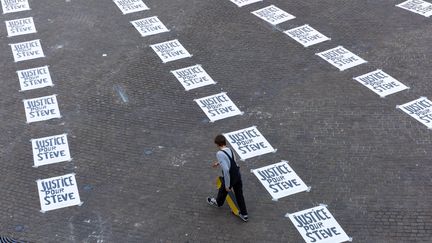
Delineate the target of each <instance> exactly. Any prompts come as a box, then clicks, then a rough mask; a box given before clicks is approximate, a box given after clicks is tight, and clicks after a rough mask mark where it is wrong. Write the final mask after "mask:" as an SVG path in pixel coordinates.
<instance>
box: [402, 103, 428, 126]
mask: <svg viewBox="0 0 432 243" xmlns="http://www.w3.org/2000/svg"><path fill="white" fill-rule="evenodd" d="M397 108H399V109H401V110H402V111H403V112H405V113H407V114H408V115H410V116H411V117H413V118H414V119H416V120H417V121H419V122H421V123H422V124H423V125H425V126H427V127H428V128H429V129H432V101H430V100H429V99H428V98H426V97H421V98H419V99H416V100H413V101H411V102H408V103H406V104H403V105H399V106H397Z"/></svg>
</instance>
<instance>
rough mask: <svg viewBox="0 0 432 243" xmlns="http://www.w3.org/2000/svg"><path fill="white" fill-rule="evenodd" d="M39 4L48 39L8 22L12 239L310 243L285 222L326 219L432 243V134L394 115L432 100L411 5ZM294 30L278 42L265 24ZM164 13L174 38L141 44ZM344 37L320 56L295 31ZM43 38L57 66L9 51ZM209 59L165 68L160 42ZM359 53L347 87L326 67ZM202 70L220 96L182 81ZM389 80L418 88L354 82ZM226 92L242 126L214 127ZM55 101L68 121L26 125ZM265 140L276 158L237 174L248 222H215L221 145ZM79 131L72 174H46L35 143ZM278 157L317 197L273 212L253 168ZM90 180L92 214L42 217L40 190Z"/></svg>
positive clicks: (382, 236)
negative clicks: (378, 75) (44, 80)
mask: <svg viewBox="0 0 432 243" xmlns="http://www.w3.org/2000/svg"><path fill="white" fill-rule="evenodd" d="M144 2H145V3H146V4H147V6H148V7H150V10H146V11H141V12H136V13H131V14H126V15H123V14H122V12H121V11H120V10H119V8H118V7H117V6H116V5H115V4H114V2H112V1H111V0H92V1H88V0H66V1H62V0H56V1H53V0H37V1H36V0H30V1H29V3H30V6H31V10H29V11H22V12H17V13H7V14H3V15H1V16H0V19H1V22H4V21H7V20H11V19H18V18H24V17H33V19H34V22H35V26H36V29H37V33H33V34H28V35H22V36H15V37H7V33H6V26H5V25H4V24H1V25H0V36H1V37H0V45H1V49H0V50H1V51H0V66H1V71H0V85H1V87H0V95H1V96H0V97H1V98H0V107H1V110H0V119H1V124H2V126H1V128H0V134H1V136H0V156H1V157H0V172H1V174H2V176H1V177H0V193H1V197H0V205H1V209H0V233H1V236H6V237H14V238H15V239H20V240H25V241H30V242H303V240H302V238H301V235H300V234H299V233H298V232H297V230H296V229H295V227H294V225H293V224H292V223H291V222H290V220H289V219H288V218H285V217H284V215H285V214H286V213H294V212H297V211H301V210H304V209H308V208H312V207H314V206H317V205H319V204H321V203H324V204H327V205H328V208H329V210H330V211H331V212H332V214H333V216H334V217H335V218H336V219H337V221H338V222H339V224H340V225H341V226H342V227H343V229H344V230H345V231H346V232H347V234H348V235H349V236H350V237H353V240H354V242H373V243H380V242H383V243H384V242H431V241H432V209H431V201H432V179H431V178H432V177H431V173H432V159H431V153H432V152H431V148H432V141H431V138H432V132H431V131H430V130H428V129H427V127H426V126H424V125H422V124H421V123H419V122H418V121H416V120H415V119H413V118H411V117H410V116H408V115H407V114H405V113H403V112H402V111H401V110H399V109H396V108H395V107H396V105H401V104H404V103H407V102H409V101H412V100H414V99H417V98H419V97H421V96H426V97H427V96H429V97H432V86H431V85H430V82H431V77H432V62H431V61H430V59H431V58H432V48H431V43H432V31H431V26H432V22H431V20H430V19H429V18H426V17H423V16H421V15H418V14H415V13H412V12H409V11H406V10H403V9H401V8H398V7H395V5H396V4H399V3H401V2H402V1H399V0H398V1H396V0H355V1H354V0H351V1H339V0H320V1H304V0H292V1H283V0H271V1H270V0H269V1H263V2H258V3H254V4H250V5H247V6H244V7H241V8H239V7H237V6H236V5H235V4H233V3H232V2H230V1H229V0H218V1H215V0H145V1H144ZM270 4H274V5H276V6H277V7H279V8H281V9H283V10H285V11H287V12H289V13H290V14H292V15H294V16H296V18H295V19H293V20H290V21H287V22H284V23H282V24H279V25H277V28H276V27H272V26H271V25H269V24H267V23H266V22H265V21H263V20H261V19H259V18H257V17H256V16H254V15H252V14H251V13H250V12H251V11H254V10H257V9H260V8H263V7H266V6H268V5H270ZM151 16H158V17H159V19H160V20H161V21H162V22H163V23H164V24H165V25H166V26H167V28H169V29H170V30H171V31H170V32H166V33H161V34H158V35H153V36H148V37H141V36H140V34H139V33H138V32H137V30H136V29H135V28H134V27H133V26H132V25H131V24H130V23H129V22H130V21H132V20H136V19H140V18H144V17H151ZM303 24H309V25H311V26H313V27H314V28H315V29H317V30H319V31H320V32H321V33H323V34H325V35H326V36H328V37H330V38H331V40H330V41H326V42H323V43H320V44H317V45H314V46H311V47H308V48H304V47H303V46H302V45H300V44H299V43H297V42H295V41H294V40H293V39H291V38H289V37H288V36H286V35H285V34H283V33H282V32H281V31H282V30H288V29H291V28H294V27H297V26H300V25H303ZM34 39H40V40H41V45H42V47H43V51H44V53H45V56H46V57H44V58H38V59H34V60H28V61H22V62H16V63H15V62H14V58H13V56H12V52H11V49H10V47H9V45H8V44H11V43H18V42H23V41H29V40H34ZM172 39H178V40H179V41H180V42H181V43H182V44H183V46H184V47H185V48H186V49H187V50H188V51H189V52H190V53H191V54H193V57H191V58H185V59H181V60H177V61H173V62H169V63H166V64H164V63H162V62H161V60H160V59H159V58H158V56H157V55H156V54H155V53H154V52H153V50H152V49H151V48H150V46H149V45H151V44H156V43H160V42H164V41H168V40H172ZM339 45H343V46H344V47H346V48H347V49H348V50H350V51H352V52H353V53H355V54H357V55H359V56H360V57H362V58H364V59H365V60H367V61H368V63H366V64H363V65H360V66H357V67H354V68H350V69H348V70H345V71H343V72H340V71H338V70H337V69H336V68H334V67H333V66H331V65H330V64H328V63H327V62H325V61H324V60H322V59H321V58H320V57H318V56H316V55H315V53H317V52H321V51H325V50H327V49H330V48H333V47H336V46H339ZM195 64H201V65H203V67H204V68H205V70H206V71H207V72H208V73H209V75H210V76H211V77H212V78H213V79H214V80H215V81H217V84H216V85H209V86H205V87H202V88H198V89H194V90H190V91H185V90H184V88H183V87H182V86H181V85H180V83H179V82H178V81H177V80H176V79H175V77H174V76H173V75H172V74H171V73H170V71H171V70H175V69H179V68H183V67H187V66H191V65H195ZM44 65H49V68H50V72H51V76H52V79H53V82H54V84H55V86H53V87H45V88H41V89H35V90H30V91H24V92H19V90H20V87H19V82H18V78H17V75H16V71H17V70H22V69H27V68H32V67H38V66H44ZM378 68H379V69H383V70H384V71H386V72H387V73H389V74H391V75H392V76H393V77H395V78H396V79H397V80H399V81H401V82H402V83H404V84H405V85H407V86H409V87H410V89H409V90H405V91H401V92H399V93H396V94H392V95H390V96H388V97H386V98H380V97H379V96H378V95H376V94H374V93H373V92H372V91H370V90H369V89H367V88H366V87H364V86H362V85H361V84H360V83H358V82H357V81H355V80H353V79H352V78H353V77H356V76H359V75H362V74H365V73H367V72H370V71H373V70H376V69H378ZM220 91H226V92H227V93H228V94H229V96H230V98H231V99H232V100H233V101H234V102H235V103H236V105H237V106H238V107H239V108H240V110H242V111H243V112H244V115H243V116H235V117H231V118H227V119H224V120H221V121H216V122H215V123H209V122H208V119H207V118H206V116H205V114H204V113H203V112H202V111H201V110H200V108H199V106H197V104H196V103H195V102H194V101H193V100H194V99H197V98H201V97H204V96H208V95H212V94H215V93H217V92H220ZM52 94H57V99H58V103H59V108H60V111H61V114H62V118H60V119H52V120H49V121H42V122H36V123H30V124H26V116H25V111H24V106H23V103H22V100H23V99H30V98H35V97H41V96H47V95H52ZM253 125H256V126H257V127H258V128H259V130H260V132H261V133H262V134H263V135H264V136H265V137H266V139H267V140H268V141H269V142H270V143H271V144H272V146H273V147H275V148H277V149H278V150H277V152H276V153H272V154H266V155H263V156H259V157H254V158H252V159H248V160H246V162H239V164H240V165H241V167H242V173H243V180H244V182H243V183H244V194H245V198H246V202H247V205H248V210H249V214H250V221H249V222H248V223H243V222H241V221H240V220H239V219H238V218H235V217H234V216H232V215H231V214H230V212H229V209H228V207H227V206H224V207H223V208H222V209H214V208H211V207H209V206H208V205H207V203H206V202H205V198H206V197H207V196H208V195H212V194H214V193H215V192H216V191H215V185H214V182H215V177H216V176H217V175H218V174H219V173H220V172H219V170H213V169H211V167H210V164H211V162H212V161H214V160H215V152H216V148H215V146H214V144H213V142H212V140H213V138H214V136H215V135H216V134H218V133H226V132H231V131H235V130H239V129H243V128H246V127H249V126H253ZM62 133H67V134H68V139H69V146H70V151H71V155H72V157H73V160H72V161H71V162H63V163H56V164H52V165H46V166H41V167H38V168H33V167H32V165H33V161H32V160H33V154H32V147H31V143H30V139H34V138H41V137H46V136H52V135H56V134H62ZM280 160H289V161H290V165H291V166H292V167H293V168H294V169H295V170H296V173H297V174H298V175H299V176H300V177H301V178H302V179H303V181H304V182H305V183H307V184H308V185H310V186H311V187H312V190H311V192H302V193H298V194H295V195H291V196H289V197H286V198H283V199H280V200H279V201H277V202H275V201H272V200H271V197H270V195H269V194H268V193H267V192H266V191H265V189H264V187H263V186H262V185H261V184H260V183H259V181H258V180H257V178H255V176H254V175H253V174H251V173H249V170H250V169H255V168H259V167H262V166H266V165H269V164H272V163H276V162H278V161H280ZM67 173H76V180H77V183H78V187H79V192H80V197H81V200H82V201H83V202H84V204H83V205H82V206H80V207H78V206H74V207H68V208H63V209H58V210H54V211H49V212H46V213H41V212H39V210H40V209H41V208H40V203H39V195H38V190H37V185H36V183H35V181H36V180H37V179H44V178H50V177H55V176H60V175H64V174H67Z"/></svg>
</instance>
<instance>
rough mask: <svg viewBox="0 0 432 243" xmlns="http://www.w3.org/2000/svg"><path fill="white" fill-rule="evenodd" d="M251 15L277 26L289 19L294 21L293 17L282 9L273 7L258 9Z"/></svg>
mask: <svg viewBox="0 0 432 243" xmlns="http://www.w3.org/2000/svg"><path fill="white" fill-rule="evenodd" d="M252 13H253V14H254V15H255V16H257V17H259V18H261V19H263V20H265V21H267V22H269V23H270V24H272V25H277V24H280V23H282V22H285V21H288V20H290V19H295V16H293V15H291V14H289V13H287V12H285V11H283V10H282V9H280V8H278V7H276V6H274V5H270V6H268V7H265V8H262V9H258V10H256V11H253V12H252Z"/></svg>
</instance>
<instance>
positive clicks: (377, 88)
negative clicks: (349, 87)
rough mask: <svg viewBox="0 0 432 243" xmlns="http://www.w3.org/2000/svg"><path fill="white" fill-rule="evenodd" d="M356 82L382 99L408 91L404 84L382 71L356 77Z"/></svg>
mask: <svg viewBox="0 0 432 243" xmlns="http://www.w3.org/2000/svg"><path fill="white" fill-rule="evenodd" d="M354 80H357V81H358V82H359V83H361V84H363V85H364V86H366V87H367V88H369V89H370V90H372V91H373V92H375V93H376V94H377V95H379V96H381V97H386V96H387V95H391V94H394V93H397V92H399V91H402V90H405V89H408V87H407V86H405V85H404V84H403V83H401V82H399V81H398V80H396V79H395V78H393V77H392V76H390V75H388V74H387V73H385V72H384V71H382V70H380V69H378V70H376V71H373V72H370V73H367V74H364V75H361V76H358V77H355V78H354Z"/></svg>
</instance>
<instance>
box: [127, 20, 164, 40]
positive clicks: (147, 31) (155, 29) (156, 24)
mask: <svg viewBox="0 0 432 243" xmlns="http://www.w3.org/2000/svg"><path fill="white" fill-rule="evenodd" d="M131 24H132V25H133V26H134V27H135V28H136V29H137V30H138V32H139V33H140V34H141V36H143V37H144V36H149V35H156V34H159V33H163V32H168V31H169V29H167V27H166V26H165V25H164V24H163V23H162V22H161V21H160V20H159V18H158V17H157V16H153V17H150V18H145V19H138V20H134V21H131Z"/></svg>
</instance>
